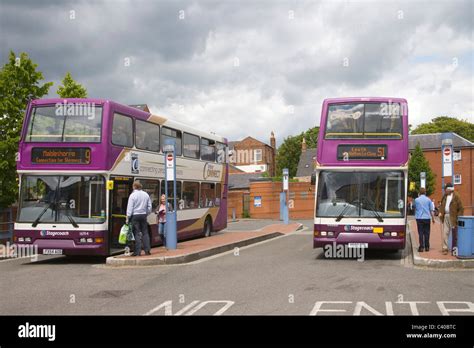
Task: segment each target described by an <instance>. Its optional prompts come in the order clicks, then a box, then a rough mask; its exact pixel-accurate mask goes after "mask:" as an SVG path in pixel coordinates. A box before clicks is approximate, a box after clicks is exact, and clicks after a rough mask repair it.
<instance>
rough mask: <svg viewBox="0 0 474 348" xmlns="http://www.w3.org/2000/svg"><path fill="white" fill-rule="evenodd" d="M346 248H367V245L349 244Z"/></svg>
mask: <svg viewBox="0 0 474 348" xmlns="http://www.w3.org/2000/svg"><path fill="white" fill-rule="evenodd" d="M348 247H349V248H368V247H369V244H368V243H349V244H348Z"/></svg>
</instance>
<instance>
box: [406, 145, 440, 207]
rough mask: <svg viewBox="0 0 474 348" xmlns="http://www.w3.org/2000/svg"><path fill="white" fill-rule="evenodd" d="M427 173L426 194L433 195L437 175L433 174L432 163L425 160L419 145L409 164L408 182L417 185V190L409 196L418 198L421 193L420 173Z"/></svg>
mask: <svg viewBox="0 0 474 348" xmlns="http://www.w3.org/2000/svg"><path fill="white" fill-rule="evenodd" d="M421 172H425V173H426V194H427V195H428V196H429V195H431V194H432V193H433V192H434V190H435V187H436V180H435V179H436V175H435V174H434V173H433V171H432V170H431V167H430V163H429V162H428V160H427V159H426V158H425V155H424V154H423V150H422V149H421V146H420V144H419V143H418V144H417V145H416V147H415V150H414V151H413V153H412V154H411V157H410V161H409V162H408V182H414V183H415V190H414V191H410V192H409V195H411V196H412V197H414V198H415V197H417V196H418V192H419V191H420V173H421Z"/></svg>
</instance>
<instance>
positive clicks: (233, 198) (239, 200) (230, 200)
mask: <svg viewBox="0 0 474 348" xmlns="http://www.w3.org/2000/svg"><path fill="white" fill-rule="evenodd" d="M248 193H249V191H247V190H235V191H234V190H230V191H229V192H228V194H227V217H228V218H229V219H232V211H233V209H235V217H236V218H242V217H243V216H242V215H243V205H244V204H243V202H244V195H245V194H248Z"/></svg>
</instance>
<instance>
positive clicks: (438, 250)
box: [408, 218, 474, 269]
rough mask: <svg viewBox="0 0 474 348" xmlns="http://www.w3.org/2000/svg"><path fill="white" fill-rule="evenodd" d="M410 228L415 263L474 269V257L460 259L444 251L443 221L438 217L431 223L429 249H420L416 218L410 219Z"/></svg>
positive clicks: (433, 266) (425, 265)
mask: <svg viewBox="0 0 474 348" xmlns="http://www.w3.org/2000/svg"><path fill="white" fill-rule="evenodd" d="M408 229H409V236H410V238H411V245H412V255H413V264H414V265H416V266H424V267H432V268H472V269H474V259H460V258H457V257H456V256H453V255H451V253H448V254H447V255H444V254H443V253H442V247H441V246H442V234H441V221H440V220H439V219H438V218H436V219H435V223H431V231H430V250H429V251H424V252H419V251H418V247H419V243H418V230H417V227H416V220H415V219H409V221H408Z"/></svg>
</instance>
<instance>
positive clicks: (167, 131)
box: [161, 127, 182, 156]
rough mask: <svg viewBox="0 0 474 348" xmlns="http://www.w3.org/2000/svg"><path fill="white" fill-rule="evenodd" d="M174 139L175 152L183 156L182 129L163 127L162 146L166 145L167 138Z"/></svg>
mask: <svg viewBox="0 0 474 348" xmlns="http://www.w3.org/2000/svg"><path fill="white" fill-rule="evenodd" d="M167 139H173V140H174V141H175V152H176V156H181V154H182V151H181V150H182V146H181V145H182V138H181V131H179V130H176V129H172V128H168V127H161V148H162V149H163V146H164V145H165V140H167Z"/></svg>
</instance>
